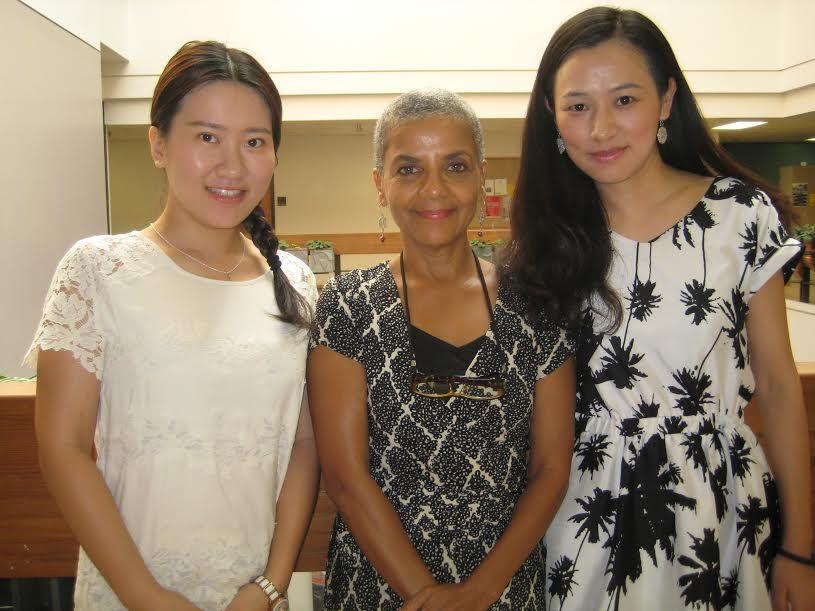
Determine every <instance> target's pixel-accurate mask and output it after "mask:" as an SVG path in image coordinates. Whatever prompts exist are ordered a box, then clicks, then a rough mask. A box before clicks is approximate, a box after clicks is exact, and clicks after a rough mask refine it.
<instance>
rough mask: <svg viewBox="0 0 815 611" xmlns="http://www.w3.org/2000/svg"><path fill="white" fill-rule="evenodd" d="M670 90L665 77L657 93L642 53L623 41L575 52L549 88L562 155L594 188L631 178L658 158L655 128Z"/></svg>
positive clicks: (662, 116)
mask: <svg viewBox="0 0 815 611" xmlns="http://www.w3.org/2000/svg"><path fill="white" fill-rule="evenodd" d="M675 90H676V83H675V82H674V80H673V79H670V80H669V85H668V89H667V91H665V93H664V94H662V95H660V93H659V92H658V91H657V86H656V83H655V82H654V79H653V77H652V76H651V73H650V72H649V70H648V64H647V63H646V59H645V56H644V55H643V54H642V53H641V52H640V51H639V50H638V49H637V48H635V47H634V46H632V45H630V44H629V43H627V42H623V41H620V40H609V41H606V42H603V43H601V44H599V45H597V46H595V47H590V48H586V49H579V50H577V51H575V52H574V53H572V54H571V55H569V56H568V57H567V58H566V60H565V61H564V62H563V64H561V66H560V68H559V69H558V71H557V74H556V76H555V81H554V92H553V109H552V110H553V111H554V114H555V123H556V124H557V127H558V130H559V131H560V135H561V137H562V138H563V141H564V143H565V144H566V151H567V153H566V154H568V155H569V157H570V158H571V159H572V161H573V162H574V163H575V165H576V166H577V167H578V168H580V169H581V170H583V172H585V173H586V174H587V175H589V176H590V177H591V178H592V179H593V180H594V181H595V182H596V183H597V184H598V187H599V188H602V186H603V185H607V184H619V183H623V182H625V181H627V180H629V179H632V178H636V177H637V176H638V175H639V174H640V173H641V172H642V171H643V169H644V168H646V167H648V166H649V165H651V164H659V163H661V158H660V156H659V150H658V149H657V143H656V132H657V128H658V123H659V120H660V119H662V120H665V119H667V118H668V115H669V114H670V110H671V103H672V101H673V95H674V92H675Z"/></svg>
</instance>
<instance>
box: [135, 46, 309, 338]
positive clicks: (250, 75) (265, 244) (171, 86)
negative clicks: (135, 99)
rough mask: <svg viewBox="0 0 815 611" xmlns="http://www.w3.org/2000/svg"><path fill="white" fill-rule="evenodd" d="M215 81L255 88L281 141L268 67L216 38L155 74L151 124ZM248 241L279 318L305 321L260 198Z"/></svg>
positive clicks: (164, 123) (161, 124)
mask: <svg viewBox="0 0 815 611" xmlns="http://www.w3.org/2000/svg"><path fill="white" fill-rule="evenodd" d="M214 81H234V82H238V83H242V84H244V85H248V86H249V87H251V88H252V89H254V90H255V91H257V92H258V93H259V94H260V96H261V97H262V98H263V101H264V102H266V105H267V106H268V107H269V113H270V115H271V119H272V140H273V142H274V149H275V152H276V151H277V149H278V147H279V146H280V136H281V123H282V120H283V106H282V103H281V101H280V94H279V93H278V91H277V87H275V84H274V82H273V81H272V79H271V77H269V74H268V72H266V71H265V70H264V69H263V66H261V65H260V64H259V63H258V61H257V60H256V59H255V58H254V57H252V56H251V55H249V54H248V53H246V52H244V51H240V50H238V49H231V48H229V47H227V46H226V45H224V44H223V43H220V42H215V41H206V42H199V41H191V42H188V43H186V44H184V45H183V46H182V47H181V48H180V49H179V50H178V51H177V52H176V54H175V55H173V56H172V57H171V58H170V61H169V62H167V65H166V66H165V67H164V71H163V72H162V73H161V76H160V77H159V79H158V83H157V84H156V89H155V91H154V92H153V104H152V106H151V107H150V124H151V125H152V126H153V127H155V128H156V129H158V130H159V132H161V133H162V134H166V133H167V132H168V131H169V129H170V125H171V123H172V120H173V117H175V115H176V113H177V112H178V107H179V104H181V101H182V100H183V99H184V96H186V95H187V94H188V93H190V92H191V91H193V90H194V89H196V88H198V87H200V86H201V85H204V84H206V83H211V82H214ZM243 226H244V228H245V229H246V231H247V233H248V234H249V236H250V237H251V238H252V242H253V243H254V244H255V246H257V248H258V250H259V251H260V252H261V253H262V254H263V256H264V257H265V258H266V261H267V262H268V263H269V267H270V268H271V269H272V271H273V272H274V273H273V274H272V277H273V279H274V280H273V282H274V289H275V299H276V301H277V306H278V308H279V309H280V315H279V318H280V319H281V320H283V321H284V322H289V323H292V324H294V325H297V326H300V327H306V326H308V324H309V320H308V319H309V308H308V305H307V303H306V301H305V299H304V298H303V296H302V295H300V293H298V292H297V291H296V290H295V289H294V287H293V286H292V285H291V283H290V282H289V279H288V277H287V276H286V274H285V273H283V271H282V270H281V269H280V257H279V256H278V254H277V249H278V239H277V236H276V235H275V233H274V231H273V230H272V226H271V225H270V224H269V222H268V221H267V220H266V215H265V214H264V213H263V208H261V206H260V204H258V205H257V206H256V207H255V208H254V209H253V210H252V212H251V213H250V214H249V216H248V217H247V218H246V220H245V221H244V222H243Z"/></svg>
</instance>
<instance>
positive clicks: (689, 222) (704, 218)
mask: <svg viewBox="0 0 815 611" xmlns="http://www.w3.org/2000/svg"><path fill="white" fill-rule="evenodd" d="M715 224H716V222H715V221H714V220H713V216H712V215H711V214H710V211H709V210H708V209H707V206H706V205H705V202H704V201H700V202H699V203H698V204H696V206H695V207H694V208H693V210H691V211H690V212H689V213H688V214H687V215H685V218H683V219H682V220H681V221H679V222H678V223H677V224H676V225H674V228H673V236H672V241H673V245H674V246H676V247H677V248H678V249H680V250H682V244H680V243H679V231H680V225H681V226H682V237H684V238H685V242H686V243H687V244H688V245H689V246H690V247H691V248H696V244H695V243H694V242H693V234H691V231H690V230H691V228H692V227H693V226H694V225H696V226H698V227H699V228H700V229H701V230H702V237H703V239H704V235H705V230H706V229H710V228H711V227H713V226H714V225H715Z"/></svg>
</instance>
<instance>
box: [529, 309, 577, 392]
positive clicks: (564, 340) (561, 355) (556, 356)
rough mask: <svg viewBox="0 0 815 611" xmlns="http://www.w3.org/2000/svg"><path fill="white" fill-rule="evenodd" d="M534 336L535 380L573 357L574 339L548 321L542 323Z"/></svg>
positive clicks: (572, 335)
mask: <svg viewBox="0 0 815 611" xmlns="http://www.w3.org/2000/svg"><path fill="white" fill-rule="evenodd" d="M535 335H536V342H535V343H536V363H537V379H538V380H540V379H541V378H545V377H546V376H547V375H549V374H550V373H552V372H553V371H554V370H555V369H557V368H558V367H560V366H561V365H562V364H563V363H565V362H566V361H567V360H568V359H569V358H570V357H571V356H573V355H574V351H575V337H574V334H573V333H570V332H568V331H567V330H566V329H562V328H560V327H558V326H556V325H554V324H553V323H551V322H549V321H548V320H544V321H543V322H542V324H541V326H540V329H539V330H537V331H536V332H535Z"/></svg>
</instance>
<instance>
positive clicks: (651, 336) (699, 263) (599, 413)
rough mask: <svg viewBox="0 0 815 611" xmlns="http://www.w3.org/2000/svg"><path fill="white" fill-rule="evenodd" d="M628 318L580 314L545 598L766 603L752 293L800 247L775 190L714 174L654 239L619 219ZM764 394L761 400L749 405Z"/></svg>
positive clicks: (635, 604)
mask: <svg viewBox="0 0 815 611" xmlns="http://www.w3.org/2000/svg"><path fill="white" fill-rule="evenodd" d="M612 242H613V246H614V249H615V257H614V262H613V264H612V271H611V275H610V279H611V283H612V285H613V287H614V288H615V290H616V291H617V292H618V294H619V295H620V297H621V300H622V304H623V310H624V314H623V319H622V323H621V325H620V327H619V329H617V330H616V331H615V332H614V333H612V334H603V333H601V332H598V331H597V330H598V329H602V328H603V325H602V321H601V320H600V318H601V317H600V316H598V315H594V316H592V315H591V314H587V315H586V330H585V331H584V333H583V335H582V337H581V339H580V342H579V346H578V352H577V368H578V381H577V383H578V405H577V414H576V437H575V455H574V459H573V461H572V474H571V480H570V486H569V491H568V493H567V496H566V499H565V501H564V503H563V505H562V506H561V508H560V510H559V512H558V515H557V517H556V518H555V521H554V522H553V524H552V526H551V527H550V529H549V532H548V533H547V535H546V539H545V541H546V544H547V552H548V553H547V575H546V576H547V584H546V586H547V601H548V608H549V609H554V610H559V609H567V610H574V611H589V610H594V609H603V610H605V609H626V610H628V609H631V610H634V609H637V610H638V609H660V610H672V609H705V610H713V609H751V610H752V609H770V600H769V597H768V593H767V580H768V578H769V576H768V570H769V567H770V564H771V561H772V557H773V554H774V544H775V541H776V538H777V536H778V526H777V524H778V506H777V505H778V500H777V496H776V493H775V483H774V480H773V477H772V474H771V473H770V469H769V467H768V465H767V461H766V460H765V457H764V454H763V452H762V451H761V448H760V447H759V446H758V444H757V442H756V439H755V437H754V436H753V433H752V432H751V431H750V429H749V428H748V427H747V426H746V425H745V424H744V419H743V416H744V408H745V407H746V406H747V403H748V402H749V401H750V398H751V396H752V394H753V391H754V388H755V383H754V379H753V374H752V372H751V370H750V364H749V356H748V351H747V330H746V325H745V323H746V317H747V312H748V309H749V303H750V299H751V297H752V295H754V294H755V293H756V291H758V290H759V289H760V288H761V286H762V285H763V284H764V283H765V282H766V281H767V280H768V279H769V278H770V277H771V276H772V275H773V274H774V273H775V272H777V271H779V269H780V268H781V267H782V266H783V265H784V263H786V262H787V261H788V260H789V259H791V258H792V257H794V256H795V255H796V254H797V253H798V250H799V245H798V243H797V242H795V241H794V240H790V239H788V238H787V235H786V233H785V231H784V229H783V228H782V226H781V225H780V223H779V221H778V215H777V213H776V211H775V209H774V208H773V206H772V205H771V204H770V202H769V199H768V197H767V195H766V194H764V193H763V192H762V191H760V190H758V189H756V188H755V187H753V186H751V185H747V184H745V183H743V182H741V181H739V180H736V179H732V178H717V179H716V180H714V181H713V183H712V184H711V186H710V188H709V189H708V191H707V192H706V193H705V195H704V197H703V198H702V199H701V200H700V201H699V203H698V204H697V205H696V207H695V208H694V209H693V210H692V211H691V212H690V213H689V214H688V215H686V216H685V217H684V218H683V219H682V220H681V221H679V222H678V223H677V224H676V225H674V226H673V227H672V228H670V229H668V230H667V231H666V232H665V233H663V234H661V235H660V236H658V237H657V238H655V239H653V240H651V241H650V242H636V241H633V240H630V239H628V238H625V237H622V236H619V235H617V234H613V236H612ZM751 409H754V408H751Z"/></svg>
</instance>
